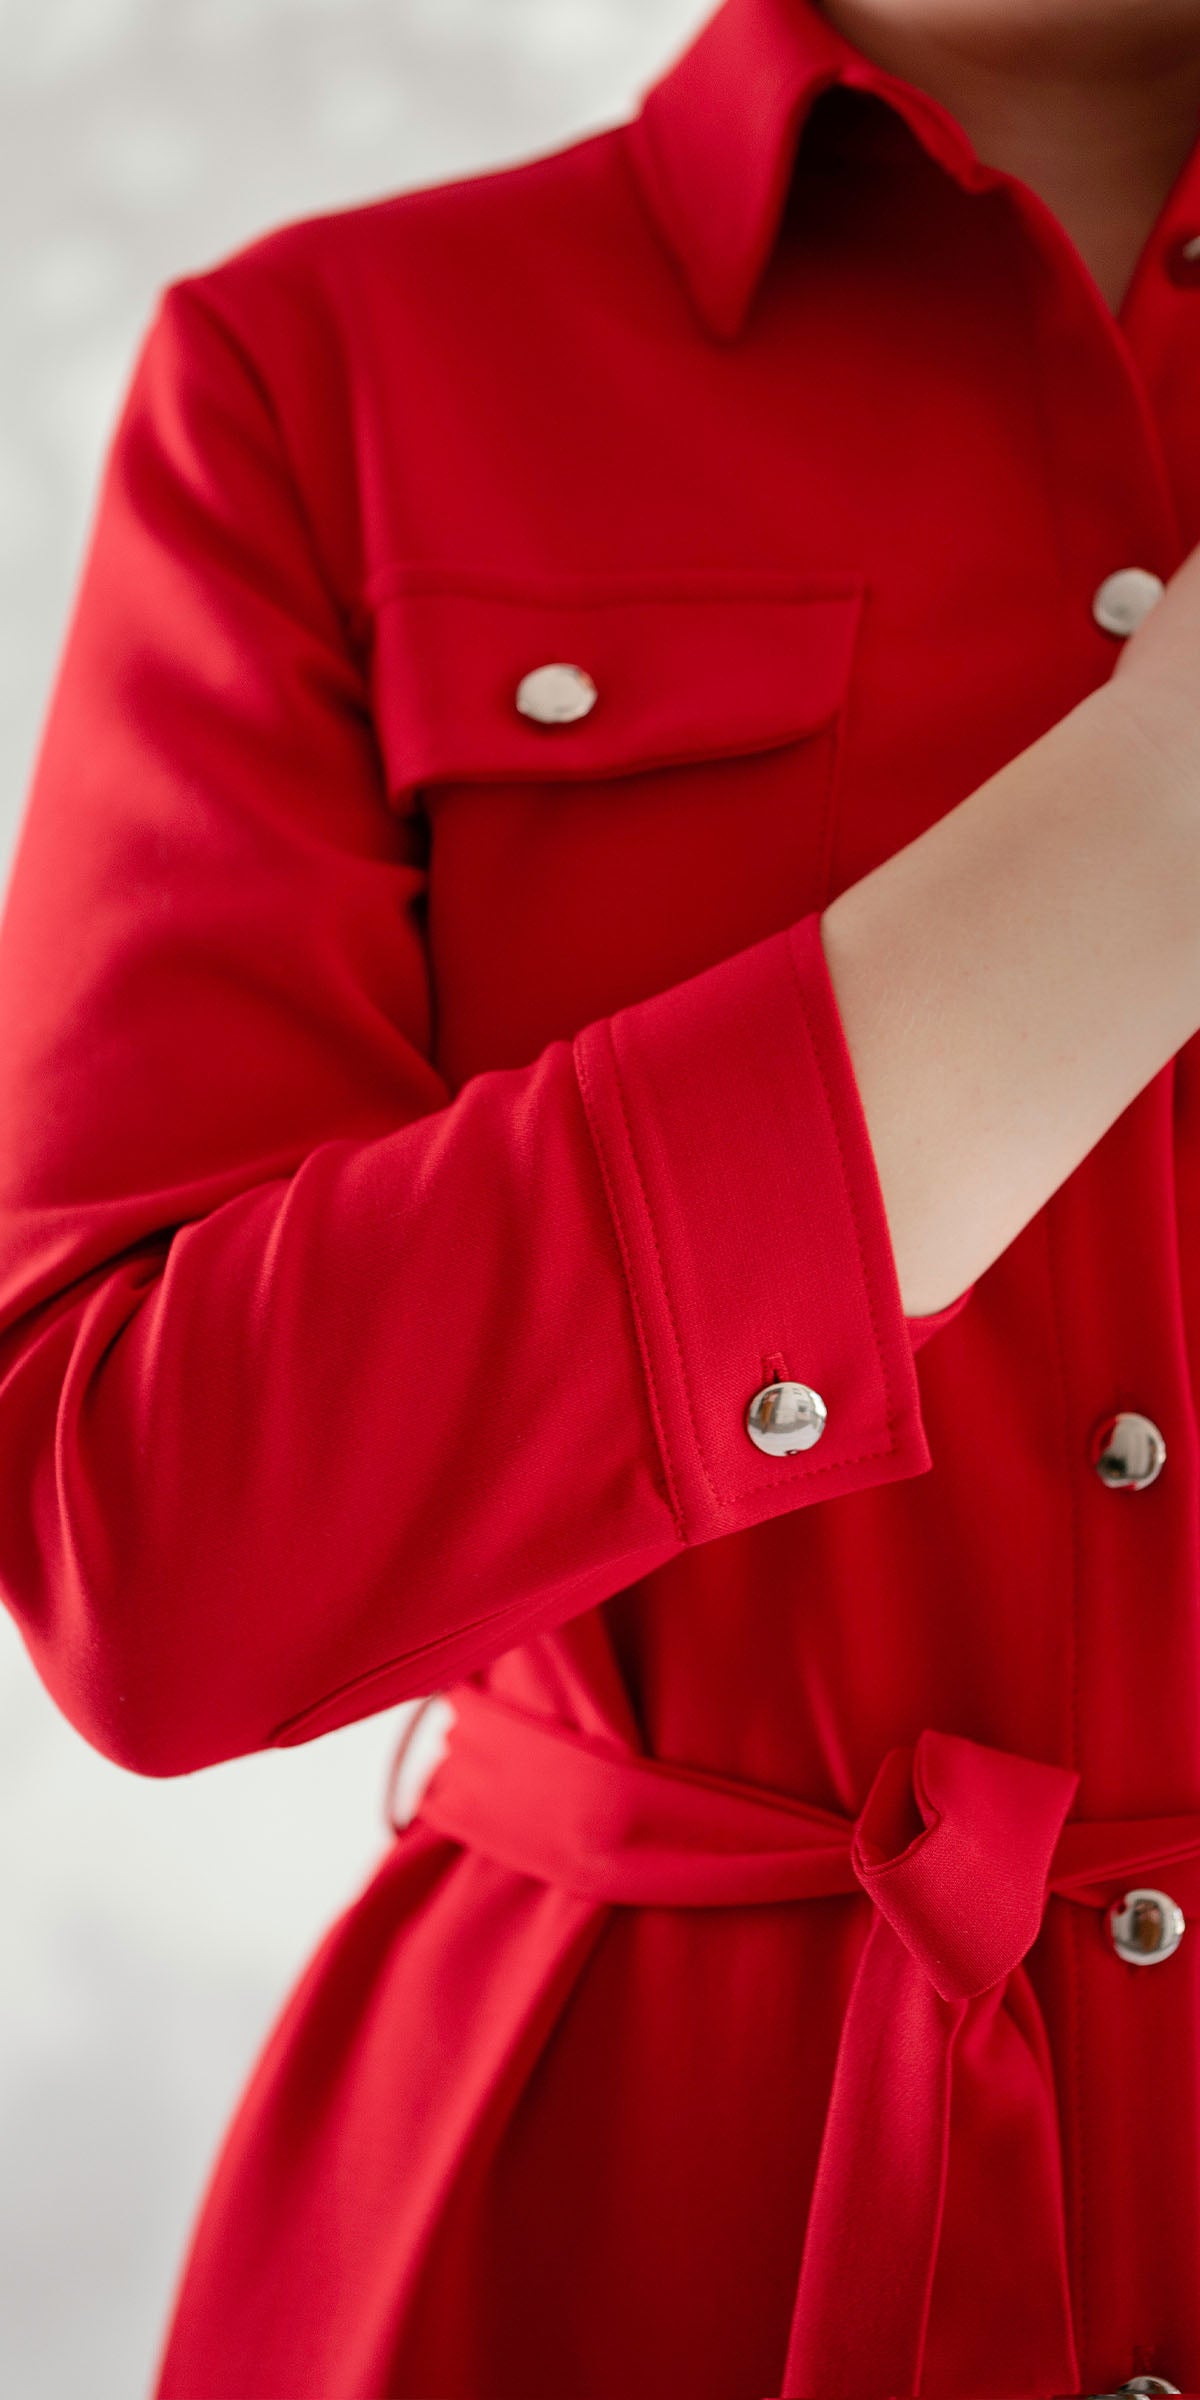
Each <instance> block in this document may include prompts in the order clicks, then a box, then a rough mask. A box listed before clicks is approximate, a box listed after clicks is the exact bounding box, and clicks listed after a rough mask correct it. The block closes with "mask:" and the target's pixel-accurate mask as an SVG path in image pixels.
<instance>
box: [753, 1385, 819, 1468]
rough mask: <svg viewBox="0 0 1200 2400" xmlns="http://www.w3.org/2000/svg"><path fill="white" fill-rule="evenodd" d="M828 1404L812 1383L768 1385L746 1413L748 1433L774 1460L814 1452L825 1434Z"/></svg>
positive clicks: (758, 1394)
mask: <svg viewBox="0 0 1200 2400" xmlns="http://www.w3.org/2000/svg"><path fill="white" fill-rule="evenodd" d="M826 1413H827V1412H826V1408H825V1403H824V1401H823V1400H822V1398H821V1395H820V1393H819V1392H814V1390H813V1388H812V1385H811V1384H808V1383H764V1385H763V1387H762V1390H761V1391H760V1392H756V1393H755V1395H754V1398H753V1400H752V1401H751V1402H750V1405H749V1407H748V1408H747V1410H746V1431H747V1433H748V1434H749V1436H750V1439H751V1441H752V1442H753V1443H754V1445H755V1448H756V1449H758V1450H765V1451H766V1452H767V1455H768V1457H770V1458H792V1457H793V1456H794V1455H795V1453H796V1451H797V1450H811V1449H812V1446H813V1443H814V1442H819V1441H820V1439H821V1435H822V1434H823V1433H824V1431H825V1418H826Z"/></svg>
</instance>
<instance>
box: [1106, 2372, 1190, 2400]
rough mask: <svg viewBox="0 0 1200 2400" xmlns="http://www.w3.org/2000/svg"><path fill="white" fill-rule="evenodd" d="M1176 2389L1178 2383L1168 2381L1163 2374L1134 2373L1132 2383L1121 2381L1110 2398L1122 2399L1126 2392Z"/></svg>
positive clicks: (1169, 2390)
mask: <svg viewBox="0 0 1200 2400" xmlns="http://www.w3.org/2000/svg"><path fill="white" fill-rule="evenodd" d="M1178 2391H1179V2385H1178V2384H1177V2383H1168V2382H1167V2380H1166V2378H1165V2376H1162V2375H1135V2376H1134V2379H1133V2382H1132V2383H1122V2384H1119V2385H1118V2387H1117V2390H1116V2391H1115V2392H1114V2393H1113V2395H1112V2400H1123V2395H1124V2394H1125V2393H1126V2392H1130V2393H1133V2392H1137V2393H1141V2394H1149V2393H1151V2392H1178Z"/></svg>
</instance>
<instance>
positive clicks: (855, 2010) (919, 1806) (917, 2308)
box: [390, 1683, 1200, 2400]
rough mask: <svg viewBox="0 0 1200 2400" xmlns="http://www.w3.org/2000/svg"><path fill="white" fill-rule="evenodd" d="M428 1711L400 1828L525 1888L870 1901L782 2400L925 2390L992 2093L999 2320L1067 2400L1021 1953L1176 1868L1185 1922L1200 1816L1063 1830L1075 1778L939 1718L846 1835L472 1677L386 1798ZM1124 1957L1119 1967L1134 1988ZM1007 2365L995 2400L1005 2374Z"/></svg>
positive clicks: (724, 1902)
mask: <svg viewBox="0 0 1200 2400" xmlns="http://www.w3.org/2000/svg"><path fill="white" fill-rule="evenodd" d="M430 1709H434V1710H437V1711H438V1712H439V1714H440V1728H439V1738H440V1739H441V1742H442V1748H441V1752H440V1755H439V1756H438V1757H437V1758H436V1759H435V1762H434V1764H433V1767H432V1772H430V1773H428V1774H427V1776H426V1779H425V1782H424V1787H423V1790H421V1791H420V1793H419V1794H418V1796H417V1797H416V1798H415V1799H413V1800H412V1801H411V1802H410V1805H409V1806H408V1809H407V1812H406V1814H405V1815H404V1816H403V1817H402V1818H397V1817H396V1815H395V1813H394V1811H392V1812H390V1813H391V1816H392V1822H393V1823H394V1824H399V1823H406V1822H409V1821H411V1818H412V1816H414V1815H419V1816H420V1817H421V1818H422V1819H423V1820H424V1821H425V1822H426V1823H427V1824H428V1825H430V1826H431V1827H433V1828H434V1829H435V1830H436V1831H437V1832H438V1833H440V1834H443V1835H445V1836H446V1837H448V1838H449V1839H450V1840H452V1841H455V1842H459V1843H463V1844H466V1845H467V1846H468V1847H470V1848H472V1849H475V1850H478V1851H482V1852H483V1853H485V1854H486V1856H487V1857H489V1858H491V1859H493V1860H495V1861H496V1862H498V1863H499V1864H500V1865H502V1866H505V1867H508V1868H511V1869H513V1870H514V1871H515V1872H516V1873H518V1874H521V1875H529V1876H533V1877H535V1878H537V1879H538V1880H539V1881H541V1882H544V1883H550V1884H557V1885H561V1886H563V1887H564V1888H565V1889H567V1890H568V1891H571V1892H574V1893H577V1894H580V1895H582V1896H584V1897H586V1898H588V1899H591V1900H594V1901H596V1902H598V1903H604V1904H609V1905H616V1906H620V1907H635V1908H637V1907H640V1908H731V1907H745V1906H746V1905H747V1904H750V1905H753V1904H755V1903H762V1902H779V1901H791V1900H812V1899H818V1898H821V1897H823V1896H825V1895H829V1894H835V1893H855V1892H861V1893H863V1894H864V1895H865V1896H866V1898H867V1899H869V1900H870V1901H871V1903H872V1915H871V1923H870V1926H869V1930H868V1932H867V1935H866V1938H865V1941H864V1944H863V1947H862V1950H861V1952H860V1955H859V1959H858V1963H857V1968H856V1971H855V1975H854V1980H853V1983H852V1987H851V1990H850V1995H849V1999H848V2002H847V2006H846V2010H845V2015H844V2020H843V2024H842V2030H841V2036H840V2041H839V2047H838V2052H837V2059H836V2064H835V2068H834V2074H833V2082H832V2088H831V2093H830V2098H829V2105H828V2111H827V2115H826V2120H825V2127H824V2132H823V2136H822V2141H821V2147H820V2153H819V2158H818V2164H817V2170H816V2179H815V2184H814V2187H813V2191H812V2196H811V2202H810V2206H809V2211H808V2219H807V2225H806V2228H805V2232H804V2239H803V2250H802V2257H801V2262H800V2269H799V2281H798V2285H797V2290H796V2299H795V2307H794V2311H793V2315H792V2321H791V2331H790V2336H789V2340H788V2347H787V2357H786V2362H785V2365H784V2369H783V2382H782V2387H781V2391H780V2393H779V2394H777V2395H772V2396H771V2400H914V2396H915V2395H918V2394H919V2393H920V2389H921V2374H922V2367H923V2361H924V2356H925V2347H926V2333H927V2325H928V2317H929V2304H930V2297H931V2292H932V2286H933V2277H934V2270H935V2268H936V2265H937V2262H938V2256H939V2251H940V2248H941V2245H942V2239H943V2231H944V2214H945V2195H946V2173H947V2163H948V2155H949V2130H950V2110H951V2102H952V2099H953V2101H954V2104H955V2106H956V2108H957V2107H962V2108H964V2110H965V2112H966V2119H967V2121H968V2122H970V2123H971V2124H973V2125H983V2126H986V2125H988V2124H995V2123H996V2122H997V2096H998V2095H1002V2096H1003V2101H1004V2107H1003V2116H1002V2131H1001V2136H1000V2138H1001V2141H1002V2151H1001V2153H1000V2154H999V2155H998V2157H997V2162H996V2176H997V2185H996V2188H997V2192H998V2194H999V2195H1000V2197H1001V2200H1002V2202H1003V2203H1004V2205H1005V2224H1006V2235H1005V2238H1006V2241H1007V2243H1008V2245H1009V2248H1010V2253H1011V2251H1012V2249H1013V2246H1016V2248H1017V2250H1018V2252H1019V2257H1018V2261H1017V2264H1018V2266H1019V2270H1020V2274H1019V2280H1020V2284H1021V2286H1022V2287H1023V2290H1024V2293H1025V2306H1024V2307H1023V2309H1022V2324H1021V2326H1020V2328H1019V2329H1013V2330H1012V2332H1011V2334H1006V2328H1004V2327H1003V2326H999V2327H997V2328H996V2346H997V2350H999V2349H1000V2348H1002V2346H1003V2343H1004V2340H1005V2339H1006V2338H1011V2339H1013V2340H1014V2341H1015V2342H1017V2343H1018V2344H1019V2356H1020V2358H1021V2359H1023V2360H1025V2361H1028V2359H1029V2357H1030V2356H1031V2355H1033V2356H1036V2357H1037V2359H1038V2361H1039V2366H1038V2373H1039V2375H1044V2377H1045V2380H1044V2382H1041V2383H1039V2386H1038V2389H1037V2392H1036V2394H1034V2393H1031V2392H1030V2390H1029V2382H1028V2367H1027V2365H1026V2367H1025V2368H1024V2369H1023V2370H1022V2371H1021V2372H1020V2374H1019V2379H1018V2380H1014V2381H1013V2383H1012V2384H1011V2386H1009V2385H1007V2384H1005V2385H1004V2386H1003V2388H1004V2389H1005V2391H1006V2395H1007V2396H1008V2400H1057V2396H1061V2395H1067V2394H1070V2395H1076V2394H1077V2393H1078V2379H1079V2366H1078V2358H1077V2353H1076V2347H1075V2335H1074V2329H1073V2317H1072V2308H1071V2298H1070V2288H1069V2282H1068V2272H1067V2243H1066V2228H1065V2212H1064V2206H1063V2190H1062V2151H1061V2142H1060V2135H1059V2126H1058V2113H1057V2103H1056V2097H1055V2084H1054V2077H1053V2071H1052V2064H1051V2054H1050V2046H1049V2038H1048V2034H1047V2029H1046V2024H1045V2020H1044V2018H1043V2015H1042V2011H1041V2007H1040V2004H1039V2002H1038V1999H1037V1996H1036V1994H1035V1991H1034V1988H1033V1985H1032V1982H1031V1980H1030V1978H1029V1975H1028V1973H1027V1971H1026V1969H1025V1967H1024V1966H1023V1965H1022V1963H1021V1962H1022V1960H1023V1959H1024V1957H1025V1954H1026V1952H1027V1951H1028V1950H1029V1949H1030V1947H1031V1945H1032V1944H1033V1942H1034V1941H1035V1939H1036V1937H1037V1934H1038V1932H1039V1929H1040V1927H1041V1924H1042V1920H1043V1915H1044V1912H1045V1909H1046V1903H1047V1899H1048V1896H1049V1895H1050V1894H1051V1893H1054V1894H1056V1895H1058V1896H1059V1897H1060V1898H1061V1899H1063V1900H1067V1901H1071V1902H1074V1903H1077V1904H1079V1905H1080V1906H1082V1907H1086V1908H1090V1909H1094V1910H1100V1909H1104V1908H1106V1907H1108V1906H1111V1904H1112V1903H1113V1901H1114V1900H1120V1899H1121V1898H1123V1896H1124V1893H1125V1891H1126V1890H1127V1889H1128V1888H1129V1887H1130V1886H1136V1885H1137V1884H1139V1883H1141V1882H1142V1881H1143V1880H1145V1879H1146V1878H1147V1877H1148V1876H1149V1875H1150V1874H1151V1872H1152V1870H1154V1869H1157V1868H1164V1869H1165V1868H1169V1869H1170V1870H1171V1894H1172V1897H1173V1898H1175V1899H1178V1900H1179V1902H1180V1904H1181V1906H1183V1907H1184V1909H1185V1913H1187V1914H1190V1913H1191V1911H1192V1909H1193V1908H1197V1909H1200V1816H1198V1815H1196V1814H1190V1815H1187V1816H1171V1817H1142V1818H1127V1819H1117V1820H1110V1821H1099V1820H1081V1819H1078V1818H1074V1819H1071V1820H1070V1821H1069V1822H1068V1821H1067V1812H1068V1809H1069V1808H1070V1806H1071V1803H1072V1801H1073V1799H1074V1797H1075V1793H1076V1790H1077V1787H1078V1784H1079V1775H1078V1773H1077V1772H1076V1771H1075V1770H1073V1769H1071V1768H1067V1767H1062V1766H1055V1765H1051V1764H1049V1763H1048V1762H1046V1761H1045V1760H1042V1759H1036V1758H1028V1757H1025V1756H1023V1755H1021V1754H1020V1753H1019V1752H1016V1751H1012V1750H999V1749H994V1748H992V1747H991V1746H990V1745H989V1744H987V1743H985V1742H978V1741H974V1740H971V1739H969V1738H968V1737H966V1736H965V1735H962V1734H954V1733H945V1732H942V1731H939V1730H938V1729H937V1728H935V1727H930V1726H926V1727H925V1729H924V1730H923V1732H921V1733H920V1734H919V1735H918V1737H917V1740H916V1741H915V1742H914V1743H913V1744H911V1745H900V1746H898V1747H896V1748H894V1749H891V1750H889V1751H887V1753H886V1754H885V1756H884V1757H883V1759H882V1760H881V1762H880V1765H879V1768H878V1770H877V1772H876V1775H875V1778H874V1781H873V1782H872V1784H871V1787H870V1790H869V1791H868V1793H867V1796H866V1800H865V1801H864V1803H863V1806H862V1808H861V1810H860V1812H859V1814H858V1816H857V1817H856V1818H850V1817H847V1816H843V1815H841V1814H839V1813H836V1812H834V1811H831V1810H828V1809H824V1808H818V1807H813V1806H810V1805H809V1804H808V1803H807V1802H804V1801H801V1800H797V1799H794V1798H793V1797H792V1796H790V1795H789V1794H786V1793H782V1792H777V1791H770V1790H767V1789H765V1788H763V1787H762V1786H757V1785H752V1784H747V1783H741V1782H735V1781H731V1780H729V1779H727V1778H725V1777H723V1776H720V1775H713V1774H709V1773H706V1772H705V1771H704V1770H702V1769H698V1768H693V1767H681V1766H673V1765H667V1764H664V1763H663V1762H662V1761H661V1760H658V1759H654V1758H650V1757H645V1756H640V1755H637V1754H636V1753H633V1752H631V1751H626V1750H622V1749H620V1748H618V1747H616V1746H615V1745H613V1744H610V1743H608V1742H607V1741H602V1740H599V1739H597V1738H595V1737H594V1736H592V1735H589V1734H583V1733H580V1732H577V1731H575V1730H574V1729H572V1728H570V1727H567V1726H564V1725H561V1724H557V1723H554V1722H552V1721H550V1720H548V1719H545V1718H541V1717H538V1716H535V1715H533V1714H531V1713H529V1712H528V1711H525V1710H522V1709H519V1708H516V1707H514V1706H512V1705H511V1704H510V1703H508V1702H506V1701H501V1700H499V1699H497V1698H496V1696H495V1695H494V1694H492V1693H491V1692H488V1691H486V1690H484V1689H483V1687H482V1686H480V1685H477V1684H472V1683H464V1684H458V1685H455V1686H453V1687H452V1689H451V1691H450V1692H447V1693H438V1694H434V1695H432V1697H431V1699H430V1700H427V1701H424V1702H423V1703H422V1704H421V1708H420V1709H419V1710H418V1711H417V1712H416V1716H415V1717H414V1718H413V1719H411V1720H410V1721H409V1724H408V1726H407V1727H406V1729H405V1735H404V1739H403V1741H402V1743H401V1747H400V1751H399V1752H398V1753H397V1756H396V1759H395V1761H394V1763H393V1770H392V1779H391V1784H390V1789H391V1790H392V1791H393V1792H394V1790H395V1789H396V1780H397V1776H398V1773H399V1771H400V1769H401V1767H402V1765H403V1764H404V1762H405V1760H406V1758H407V1756H408V1755H409V1751H410V1745H411V1742H412V1738H413V1735H414V1733H415V1732H416V1730H417V1724H418V1720H420V1719H421V1718H422V1717H423V1715H424V1714H425V1712H427V1711H429V1710H430ZM914 1827H918V1830H916V1831H914ZM1113 1960H1114V1970H1115V1971H1116V1972H1120V1973H1124V1972H1136V1971H1138V1970H1137V1969H1136V1968H1134V1967H1132V1966H1127V1965H1126V1963H1125V1962H1123V1961H1121V1960H1120V1959H1119V1958H1118V1957H1117V1954H1116V1953H1115V1951H1114V1953H1113ZM989 2348H991V2329H990V2328H989ZM1016 2356H1017V2353H1016V2352H1014V2364H1015V2359H1016ZM1043 2360H1044V2362H1045V2363H1044V2367H1043V2366H1042V2364H1041V2362H1042V2361H1043ZM994 2365H995V2368H996V2385H995V2388H996V2389H1000V2388H1001V2379H1002V2377H1003V2375H1004V2373H1005V2367H1006V2362H1005V2361H1004V2360H1003V2359H1002V2358H1000V2357H999V2356H998V2355H997V2356H996V2357H995V2359H994Z"/></svg>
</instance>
